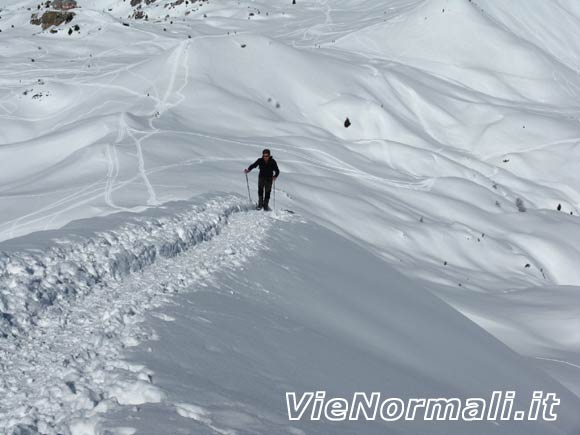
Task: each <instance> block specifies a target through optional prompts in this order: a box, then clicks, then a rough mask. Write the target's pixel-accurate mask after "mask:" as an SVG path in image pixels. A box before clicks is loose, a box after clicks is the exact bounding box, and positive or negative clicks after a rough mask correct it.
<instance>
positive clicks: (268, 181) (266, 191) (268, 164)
mask: <svg viewBox="0 0 580 435" xmlns="http://www.w3.org/2000/svg"><path fill="white" fill-rule="evenodd" d="M257 167H260V174H259V176H258V206H257V207H256V209H257V210H261V209H262V208H263V209H264V210H265V211H270V207H268V203H269V202H270V192H271V191H272V183H273V182H275V181H276V178H278V175H280V169H278V163H276V160H274V159H273V158H272V156H271V155H270V150H269V149H265V150H264V151H262V157H261V158H259V159H258V160H256V161H255V162H254V163H252V164H251V165H250V166H248V168H247V169H244V172H245V173H246V174H247V173H248V172H250V171H251V170H252V169H255V168H257Z"/></svg>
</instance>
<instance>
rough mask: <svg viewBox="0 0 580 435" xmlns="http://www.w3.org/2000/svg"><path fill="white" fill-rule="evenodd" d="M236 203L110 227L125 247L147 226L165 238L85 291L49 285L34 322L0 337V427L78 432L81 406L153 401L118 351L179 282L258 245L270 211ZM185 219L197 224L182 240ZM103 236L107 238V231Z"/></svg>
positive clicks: (144, 332) (155, 394) (192, 282)
mask: <svg viewBox="0 0 580 435" xmlns="http://www.w3.org/2000/svg"><path fill="white" fill-rule="evenodd" d="M237 202H239V201H236V200H234V199H232V198H229V199H228V200H225V201H214V203H213V204H212V203H209V204H208V205H206V206H205V207H198V208H195V207H194V208H192V210H190V211H189V212H187V213H182V214H179V215H177V216H179V217H181V218H182V220H181V221H179V224H177V222H175V221H176V219H175V218H173V219H171V218H167V219H165V220H164V219H159V220H156V221H155V223H152V222H151V220H147V221H145V222H144V223H143V224H142V225H136V224H134V225H133V226H130V225H127V226H126V227H125V228H123V229H120V230H118V231H117V232H116V234H115V235H116V238H117V239H127V240H132V241H133V243H134V246H135V245H137V244H145V243H147V240H144V239H139V238H137V237H139V236H141V237H142V236H143V234H142V233H143V232H144V231H146V230H147V229H150V228H155V229H156V230H157V233H156V234H155V236H156V238H157V240H161V239H163V240H164V241H165V242H166V244H165V245H155V244H151V246H153V248H150V249H149V254H150V255H151V249H155V247H157V248H158V249H159V250H161V252H158V254H159V255H157V256H155V255H152V257H153V260H152V264H151V265H150V266H147V265H143V269H142V270H138V271H136V272H133V273H130V272H129V271H128V273H129V274H128V275H126V276H125V277H120V278H116V277H112V276H110V277H108V278H109V279H104V278H103V281H104V282H105V285H102V284H101V285H95V286H93V287H91V288H87V289H86V290H85V293H78V294H76V295H73V294H71V293H68V294H67V293H64V294H59V295H58V297H57V298H56V300H55V301H54V302H53V303H54V304H53V305H50V306H48V307H46V308H45V309H44V310H42V311H40V312H35V317H34V322H32V323H34V326H32V325H29V328H28V329H27V330H26V331H24V332H23V333H22V334H19V335H16V336H14V337H6V338H5V339H3V340H1V341H0V361H1V366H2V367H1V369H2V377H1V379H0V432H2V433H10V431H11V430H14V429H15V428H16V427H20V428H22V429H23V430H24V428H25V427H29V428H30V429H31V430H32V431H33V433H36V432H35V431H39V432H40V433H67V432H66V430H70V431H72V433H83V432H82V431H81V432H75V427H76V426H75V415H82V416H83V417H85V418H86V412H87V410H88V411H90V412H92V413H94V414H98V413H101V412H104V411H105V410H106V409H107V408H108V407H109V406H110V405H111V404H112V403H116V402H118V403H121V404H140V403H145V402H155V401H159V400H160V399H161V398H162V397H163V393H161V392H160V391H159V390H158V389H157V388H156V387H155V386H154V385H153V383H152V378H151V377H150V373H148V371H147V370H146V369H145V368H144V367H142V366H138V365H135V364H128V363H125V362H124V361H123V359H122V351H123V349H124V348H126V347H128V346H135V345H137V344H138V343H139V342H141V341H142V340H144V339H152V338H154V336H155V333H154V331H151V330H149V329H147V328H144V327H143V326H142V322H143V320H144V318H145V317H146V315H147V313H148V312H149V311H151V310H152V309H153V308H155V307H159V306H161V305H163V304H167V303H168V302H170V301H171V298H172V295H173V294H175V293H178V292H180V291H182V290H183V289H186V288H195V287H202V286H205V285H207V283H208V282H210V281H211V276H212V274H213V273H214V272H215V271H217V270H224V269H228V268H241V267H243V264H244V262H245V261H246V260H247V259H248V258H249V257H252V256H253V255H255V253H256V252H257V251H258V250H259V249H261V248H262V246H263V243H264V239H265V237H266V234H267V231H268V228H269V227H270V224H271V222H272V219H273V217H272V216H268V215H266V214H265V213H258V212H241V213H240V212H239V211H241V210H243V208H241V207H240V205H239V204H237V205H236V207H234V203H237ZM233 210H237V211H238V212H237V213H232V211H233ZM184 217H189V219H183V218H184ZM160 221H161V222H164V223H165V225H162V224H161V222H160ZM212 222H213V223H214V225H212ZM217 222H219V224H215V223H217ZM202 223H203V224H204V225H205V226H202V225H201V224H202ZM172 224H173V225H172ZM188 225H191V227H192V228H193V229H194V230H199V229H200V228H205V232H203V233H199V236H198V237H195V238H192V239H191V240H190V241H189V243H187V241H188V237H187V231H188ZM194 232H195V231H194ZM151 233H154V232H150V236H151V238H153V234H151ZM106 235H107V236H109V238H112V235H113V233H112V232H109V233H107V234H106ZM176 236H178V237H176ZM174 237H175V240H173V243H170V241H172V239H173V238H174ZM178 241H179V242H181V251H182V252H181V253H179V254H177V253H173V255H169V254H168V253H165V256H164V253H163V252H162V249H163V246H164V247H165V248H167V247H168V246H169V245H171V246H173V247H175V246H179V245H180V244H179V243H178ZM77 243H78V242H77ZM78 246H79V245H77V247H78ZM80 246H85V247H86V246H87V244H86V243H85V244H84V245H80ZM159 246H161V248H160V247H159ZM109 248H111V246H109ZM84 253H85V255H86V254H87V251H86V250H85V251H84ZM133 254H134V253H133ZM175 254H177V255H175ZM110 259H111V258H108V259H105V260H110ZM97 261H98V260H97ZM79 266H80V267H82V266H85V265H84V264H80V265H79V264H76V265H73V264H72V263H70V264H69V270H72V269H73V268H74V267H77V272H78V271H79V270H80V269H78V268H79ZM97 268H98V267H97ZM77 274H78V273H77ZM69 284H70V286H71V287H72V286H73V285H74V283H72V282H71V283H69ZM78 288H83V286H82V285H78ZM83 421H84V420H83ZM79 424H81V423H79ZM85 424H86V421H85V422H84V423H82V425H85ZM67 428H68V429H67ZM79 430H80V429H79Z"/></svg>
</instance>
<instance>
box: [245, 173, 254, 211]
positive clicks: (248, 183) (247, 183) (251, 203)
mask: <svg viewBox="0 0 580 435" xmlns="http://www.w3.org/2000/svg"><path fill="white" fill-rule="evenodd" d="M246 186H248V199H249V200H250V205H253V202H252V195H250V182H249V181H248V174H246Z"/></svg>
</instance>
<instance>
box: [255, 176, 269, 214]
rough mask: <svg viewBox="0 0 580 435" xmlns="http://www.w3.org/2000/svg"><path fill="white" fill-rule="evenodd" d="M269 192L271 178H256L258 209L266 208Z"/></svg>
mask: <svg viewBox="0 0 580 435" xmlns="http://www.w3.org/2000/svg"><path fill="white" fill-rule="evenodd" d="M264 189H266V192H264ZM271 191H272V177H263V176H260V177H258V207H264V208H268V202H270V192H271Z"/></svg>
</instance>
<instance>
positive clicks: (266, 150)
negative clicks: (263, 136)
mask: <svg viewBox="0 0 580 435" xmlns="http://www.w3.org/2000/svg"><path fill="white" fill-rule="evenodd" d="M262 154H268V155H271V154H270V150H269V149H268V148H266V149H265V150H263V151H262Z"/></svg>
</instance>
